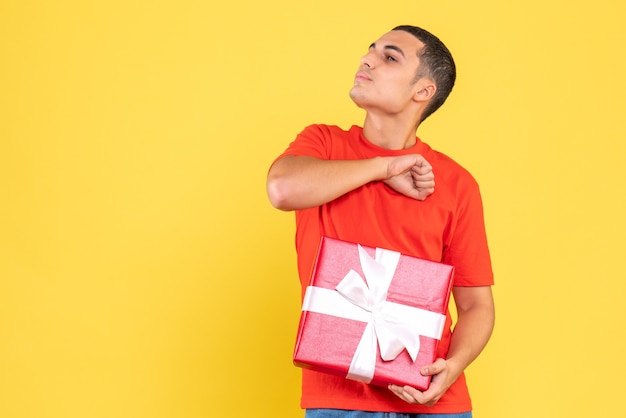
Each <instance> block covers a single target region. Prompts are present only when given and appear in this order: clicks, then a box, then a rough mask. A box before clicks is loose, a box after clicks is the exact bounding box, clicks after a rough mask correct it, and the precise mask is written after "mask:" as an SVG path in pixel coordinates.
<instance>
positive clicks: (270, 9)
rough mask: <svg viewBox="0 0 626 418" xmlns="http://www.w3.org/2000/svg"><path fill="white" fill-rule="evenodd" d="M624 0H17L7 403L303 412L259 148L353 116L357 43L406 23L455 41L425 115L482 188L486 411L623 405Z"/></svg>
mask: <svg viewBox="0 0 626 418" xmlns="http://www.w3.org/2000/svg"><path fill="white" fill-rule="evenodd" d="M623 4H624V3H623V2H621V1H620V0H613V1H611V0H598V1H594V2H571V1H552V2H549V1H545V0H542V1H540V0H528V1H524V2H517V1H516V2H502V1H495V0H481V1H473V2H462V1H458V2H436V1H431V2H421V1H420V2H418V1H395V2H394V1H392V2H379V1H377V2H374V1H368V0H365V1H363V0H362V1H354V0H350V1H335V0H318V1H311V2H298V1H284V0H281V1H267V2H263V1H241V2H237V1H235V2H219V3H217V2H211V1H208V2H203V1H186V0H184V1H177V2H160V1H157V2H153V1H145V0H143V1H136V2H126V1H119V0H118V1H107V2H105V1H102V2H83V1H55V2H48V1H13V2H10V1H4V2H2V3H1V4H0V48H1V49H0V54H1V55H0V56H1V63H0V82H1V85H0V87H1V89H0V91H1V93H0V115H1V116H0V191H1V195H0V196H1V199H2V202H1V204H0V227H1V232H0V257H1V258H0V416H1V417H7V418H13V417H15V418H17V417H20V418H21V417H37V418H46V417H55V418H56V417H59V418H61V417H62V418H74V417H81V418H83V417H98V418H99V417H107V418H110V417H150V418H162V417H240V416H253V417H268V418H269V417H272V418H273V417H287V416H292V417H297V416H302V413H301V412H300V410H299V408H298V396H299V387H298V385H299V383H298V381H299V371H298V369H296V368H295V367H293V366H292V364H291V354H292V347H293V342H294V337H295V327H296V324H297V319H298V318H297V317H298V313H299V301H298V292H299V289H298V285H297V279H296V276H295V259H294V252H293V215H292V214H289V213H282V212H279V211H276V210H274V209H272V208H271V207H270V205H269V203H268V202H267V198H266V196H265V189H264V182H265V173H266V170H267V168H268V166H269V164H270V162H271V161H272V159H273V158H274V157H275V156H276V155H277V154H278V153H279V152H281V151H282V150H283V149H284V148H285V146H286V145H287V144H288V142H289V141H291V140H292V139H293V137H294V136H295V134H296V133H297V132H299V131H300V129H302V128H303V127H304V126H305V125H307V124H310V123H317V122H326V123H333V124H339V125H341V126H344V127H347V126H349V125H350V124H353V123H361V121H362V118H363V114H362V112H361V111H360V110H359V109H357V108H355V107H354V106H353V104H352V103H351V102H350V100H349V99H348V96H347V91H348V88H349V86H350V85H351V81H352V77H353V74H354V71H355V69H356V67H357V64H358V59H359V57H360V56H361V54H363V53H364V52H365V51H366V48H367V46H368V45H369V43H370V42H372V41H373V40H375V39H376V37H377V36H378V35H380V34H382V33H383V32H385V31H387V30H388V29H390V28H391V27H392V26H394V25H396V24H404V23H411V24H418V25H422V26H424V27H426V28H427V29H430V30H432V31H433V32H435V33H436V34H438V35H439V36H440V37H441V38H442V39H443V40H444V41H445V42H446V43H447V44H448V46H449V47H450V48H451V50H452V51H453V53H454V54H455V57H456V60H457V64H458V68H459V78H458V84H457V87H456V88H455V91H454V92H453V94H452V96H451V98H450V100H449V102H448V103H447V104H446V105H445V106H444V108H442V109H441V110H440V111H439V113H437V114H435V115H434V116H433V117H432V118H431V119H430V120H429V121H427V123H426V124H425V125H424V126H423V129H422V130H421V136H422V137H423V138H424V139H425V140H426V141H427V142H429V143H430V144H431V145H432V146H434V147H435V148H438V149H440V150H442V151H444V152H447V153H449V154H450V155H452V156H453V157H454V158H456V159H457V160H458V161H459V162H461V163H462V164H464V165H465V166H466V167H467V168H469V169H470V170H471V171H472V172H473V173H474V175H475V176H476V177H477V179H478V180H479V182H480V184H481V187H482V191H483V195H484V201H485V209H486V215H487V227H488V233H489V239H490V244H491V248H492V252H493V260H494V269H495V272H496V275H497V285H496V287H495V295H496V299H497V305H498V320H497V329H496V332H495V334H494V337H493V339H492V341H491V343H490V345H489V346H488V348H487V350H486V351H485V352H484V353H483V356H482V357H481V358H480V359H479V360H478V361H477V362H476V363H475V364H474V365H472V366H471V368H470V369H469V372H468V374H469V381H470V385H471V387H472V391H473V398H474V403H475V411H476V416H477V417H481V418H496V417H497V418H501V417H507V418H518V417H519V418H522V417H527V416H529V415H532V416H533V417H545V418H552V417H559V416H562V417H565V416H567V417H588V416H595V417H605V416H618V415H620V414H621V413H622V411H623V408H622V407H621V402H620V400H621V398H622V392H623V383H622V376H623V374H624V373H625V372H626V363H625V360H624V355H623V353H624V352H626V337H625V333H624V329H625V328H624V320H625V319H626V308H625V306H626V303H625V302H624V300H623V298H624V294H625V293H626V274H625V273H624V263H623V260H624V250H625V245H624V237H625V236H626V222H625V221H624V214H625V213H626V197H625V194H626V185H625V182H626V173H625V170H624V165H623V159H624V155H625V154H626V145H625V144H624V143H625V140H626V129H625V127H624V115H625V114H626V106H625V105H624V97H625V96H626V81H625V77H624V76H625V75H626V58H625V57H624V53H623V52H624V45H625V44H626V31H625V29H624V20H625V19H626V12H625V10H624V7H625V6H624V5H623ZM251 409H254V410H256V412H254V413H252V414H244V413H243V412H240V411H244V410H251ZM614 413H616V414H617V415H615V414H614Z"/></svg>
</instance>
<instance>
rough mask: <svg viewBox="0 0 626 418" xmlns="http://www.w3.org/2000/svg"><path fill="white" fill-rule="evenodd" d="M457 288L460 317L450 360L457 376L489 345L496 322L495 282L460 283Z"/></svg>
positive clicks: (457, 304)
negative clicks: (492, 286) (467, 285)
mask: <svg viewBox="0 0 626 418" xmlns="http://www.w3.org/2000/svg"><path fill="white" fill-rule="evenodd" d="M453 292H454V300H455V302H456V307H457V313H458V320H457V323H456V326H455V327H454V331H453V332H452V339H451V341H450V350H449V351H448V356H447V357H448V358H447V359H446V360H447V361H448V363H450V365H451V367H452V369H453V370H455V371H456V373H455V374H456V377H455V380H456V378H457V377H458V376H460V375H461V373H462V372H463V371H464V370H465V368H466V367H467V366H469V365H470V363H471V362H472V361H474V360H475V359H476V357H478V355H479V354H480V352H481V351H482V350H483V348H485V346H486V345H487V342H488V341H489V338H490V337H491V333H492V331H493V327H494V323H495V309H494V302H493V295H492V292H491V286H478V287H460V286H457V287H454V289H453Z"/></svg>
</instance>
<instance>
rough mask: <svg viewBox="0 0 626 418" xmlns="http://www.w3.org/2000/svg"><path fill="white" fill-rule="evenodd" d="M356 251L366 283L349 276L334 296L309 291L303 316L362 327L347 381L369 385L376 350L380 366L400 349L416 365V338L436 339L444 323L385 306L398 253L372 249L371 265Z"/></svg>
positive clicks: (409, 308) (433, 316)
mask: <svg viewBox="0 0 626 418" xmlns="http://www.w3.org/2000/svg"><path fill="white" fill-rule="evenodd" d="M358 249H359V260H360V262H361V269H362V270H363V274H364V275H365V279H364V278H362V277H361V276H360V275H359V274H358V273H357V272H355V271H354V270H350V271H349V272H348V274H346V276H345V277H344V278H343V279H342V280H341V282H340V283H339V284H338V285H337V287H336V290H332V289H325V288H321V287H316V286H309V287H307V289H306V292H305V296H304V301H303V304H302V310H303V311H311V312H317V313H321V314H325V315H332V316H337V317H340V318H346V319H352V320H355V321H361V322H366V323H367V326H366V327H365V331H364V332H363V335H362V336H361V340H360V341H359V344H358V346H357V349H356V351H355V353H354V356H353V357H352V362H351V364H350V368H349V370H348V375H347V376H346V377H347V378H348V379H352V380H358V381H361V382H365V383H370V382H371V381H372V379H373V377H374V371H375V369H376V355H377V350H376V345H377V344H378V346H379V348H380V355H381V357H382V359H383V360H384V361H390V360H393V359H395V358H396V357H397V356H398V355H399V354H400V353H401V352H402V350H403V349H404V348H406V349H407V351H408V353H409V355H410V357H411V359H412V360H413V361H415V359H416V358H417V354H418V353H419V349H420V339H419V337H420V335H424V336H426V337H430V338H435V339H440V338H441V334H442V332H443V327H444V324H445V319H446V318H445V316H444V315H441V314H438V313H436V312H430V311H427V310H424V309H420V308H415V307H412V306H407V305H401V304H398V303H394V302H388V301H387V290H388V289H389V285H390V284H391V280H392V279H393V275H394V273H395V271H396V266H397V265H398V260H399V259H400V253H398V252H395V251H390V250H384V249H381V248H376V258H375V259H373V258H372V257H370V256H369V254H367V252H366V251H365V250H364V249H363V247H361V246H360V245H359V246H358Z"/></svg>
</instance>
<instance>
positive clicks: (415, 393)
mask: <svg viewBox="0 0 626 418" xmlns="http://www.w3.org/2000/svg"><path fill="white" fill-rule="evenodd" d="M453 368H454V367H452V366H451V365H450V364H449V363H448V362H447V361H446V360H444V359H442V358H440V359H437V360H436V361H435V362H434V363H433V364H430V365H428V366H425V367H424V368H422V370H421V373H422V375H424V376H433V378H432V381H431V382H430V386H429V387H428V390H425V391H423V392H422V391H420V390H417V389H415V388H412V387H410V386H398V385H389V390H391V391H392V392H393V393H394V394H395V395H396V396H397V397H399V398H400V399H402V400H404V401H405V402H408V403H413V404H421V405H426V406H433V405H434V404H435V403H436V402H437V401H438V400H439V399H441V397H442V396H443V394H444V393H445V392H446V390H448V388H449V387H450V386H451V385H452V383H454V381H455V380H456V379H457V378H458V377H459V376H460V374H461V372H462V370H461V371H458V370H456V371H455V370H453Z"/></svg>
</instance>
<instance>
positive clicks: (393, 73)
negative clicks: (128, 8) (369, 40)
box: [350, 30, 424, 113]
mask: <svg viewBox="0 0 626 418" xmlns="http://www.w3.org/2000/svg"><path fill="white" fill-rule="evenodd" d="M423 47H424V44H423V43H422V42H421V41H419V40H418V39H417V38H416V37H414V36H413V35H411V34H410V33H408V32H405V31H401V30H396V31H391V32H389V33H386V34H384V35H383V36H382V37H381V38H380V39H378V40H377V41H376V42H374V43H373V44H372V45H371V46H370V47H369V51H368V52H367V54H366V55H364V56H363V58H361V65H360V66H359V70H358V71H357V73H356V76H355V78H354V85H353V87H352V89H351V90H350V97H351V98H352V100H353V101H354V102H355V103H356V104H357V106H359V107H362V108H364V109H366V110H372V109H378V110H381V111H384V112H387V113H398V112H401V111H402V110H404V109H405V108H406V106H407V105H408V103H409V102H410V101H411V100H412V97H413V94H414V93H415V91H416V88H417V86H416V83H415V74H416V72H417V68H418V66H419V59H418V58H417V53H418V51H419V50H421V49H422V48H423Z"/></svg>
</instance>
